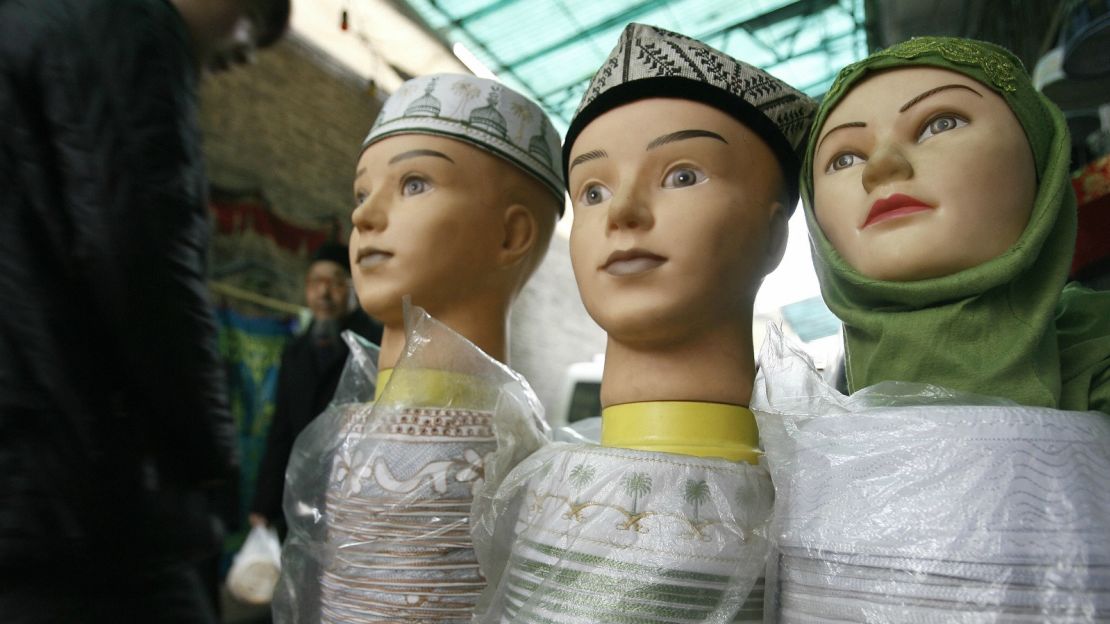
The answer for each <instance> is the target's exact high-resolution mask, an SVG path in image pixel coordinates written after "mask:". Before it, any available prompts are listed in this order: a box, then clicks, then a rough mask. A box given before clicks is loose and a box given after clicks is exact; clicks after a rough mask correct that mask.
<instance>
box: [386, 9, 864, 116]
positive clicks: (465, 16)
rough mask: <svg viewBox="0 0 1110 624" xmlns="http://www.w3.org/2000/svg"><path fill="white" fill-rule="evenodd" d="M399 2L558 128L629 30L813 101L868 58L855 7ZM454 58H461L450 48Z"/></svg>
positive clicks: (860, 17) (859, 14) (861, 22)
mask: <svg viewBox="0 0 1110 624" xmlns="http://www.w3.org/2000/svg"><path fill="white" fill-rule="evenodd" d="M404 4H405V5H407V9H408V10H407V11H406V12H407V13H410V14H412V15H414V16H415V17H417V18H418V19H419V20H421V21H422V22H423V23H424V24H425V25H426V26H427V27H428V28H429V29H430V30H431V31H433V32H434V33H436V34H437V35H438V36H439V37H440V38H442V39H443V41H444V42H445V43H446V44H447V45H449V46H455V45H456V44H462V46H464V47H465V49H466V50H469V52H471V53H472V54H473V56H474V57H476V58H477V59H478V61H479V62H480V63H481V64H482V65H484V66H485V67H486V68H488V69H489V70H490V71H491V72H492V73H493V74H494V75H496V76H497V78H498V79H500V80H502V81H503V82H505V83H506V84H508V85H509V86H511V87H513V88H515V89H518V90H520V91H522V92H523V93H527V94H529V95H530V96H531V97H533V98H534V99H535V100H536V101H537V102H539V103H540V104H541V105H542V106H543V107H544V108H545V109H547V110H548V111H549V112H550V113H551V114H552V116H553V117H554V119H555V121H556V125H559V126H561V128H560V130H562V129H565V127H566V125H567V123H568V122H569V120H570V119H571V117H572V116H573V114H574V111H575V109H576V108H577V107H578V102H579V100H580V99H581V97H582V93H583V92H584V91H585V89H586V85H587V83H588V82H589V80H590V78H591V77H592V76H593V73H594V72H595V71H596V70H597V68H598V67H600V65H601V63H602V62H603V61H604V60H605V58H606V57H607V56H608V54H609V52H610V51H611V50H612V48H613V47H614V46H615V45H616V43H617V38H618V36H619V35H620V32H621V31H622V30H623V29H624V27H625V25H626V24H628V23H629V22H641V23H646V24H651V25H653V26H658V27H661V28H665V29H668V30H673V31H675V32H679V33H682V34H684V35H687V36H690V37H693V38H695V39H699V40H701V41H704V42H705V43H707V44H709V45H711V46H713V47H715V48H717V49H719V50H722V51H724V52H726V53H727V54H729V55H731V56H733V57H736V58H738V59H741V60H743V61H745V62H747V63H750V64H752V65H756V66H759V67H761V68H763V69H765V70H767V71H769V72H770V73H772V74H774V75H775V76H777V77H779V78H781V79H783V80H785V81H787V82H789V83H791V84H792V85H794V86H796V87H798V88H799V89H801V90H803V91H805V92H806V93H808V94H810V95H812V96H820V95H822V94H823V93H824V92H825V91H826V90H827V89H828V87H829V85H830V83H831V82H832V78H833V76H835V74H836V72H837V70H839V69H840V68H841V67H844V66H845V65H847V64H849V63H851V62H853V61H855V60H858V59H860V58H863V57H864V56H865V55H866V53H867V36H866V34H865V30H864V0H406V1H405V2H404ZM456 53H457V54H460V52H459V50H458V48H457V47H456ZM463 55H465V50H464V51H463V52H462V53H461V54H460V57H461V56H463ZM464 62H465V61H464ZM471 69H472V70H473V67H472V68H471Z"/></svg>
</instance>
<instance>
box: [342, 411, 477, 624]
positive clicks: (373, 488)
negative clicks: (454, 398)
mask: <svg viewBox="0 0 1110 624" xmlns="http://www.w3.org/2000/svg"><path fill="white" fill-rule="evenodd" d="M367 411H369V410H367ZM492 425H493V414H492V413H490V412H486V411H475V410H463V409H436V408H396V409H380V410H379V413H378V414H376V415H375V422H374V424H373V426H372V427H369V430H364V429H360V428H356V429H355V430H353V431H352V432H351V435H352V437H353V439H357V440H358V443H357V444H355V445H352V446H351V447H350V449H349V452H343V453H340V455H339V457H338V458H337V461H336V462H335V465H334V466H333V472H332V480H331V482H332V487H331V488H330V489H329V490H328V495H327V508H328V510H329V513H330V515H331V523H330V525H329V527H328V532H329V535H328V540H329V543H331V544H334V545H335V553H336V554H335V558H334V559H333V560H331V561H330V562H329V564H328V565H327V566H326V567H325V569H324V573H323V577H322V579H321V585H322V587H321V591H322V596H323V600H322V611H321V622H323V623H325V624H327V623H330V622H335V623H337V624H338V623H340V622H379V621H382V620H383V619H385V620H389V621H395V620H397V619H404V620H417V621H421V622H433V621H435V622H438V621H453V622H466V621H469V618H470V613H471V611H472V610H473V607H474V602H475V600H477V598H478V595H479V594H480V593H481V591H482V589H483V588H484V587H485V579H484V578H483V577H482V575H481V574H480V573H479V571H478V561H477V559H476V558H475V556H474V550H473V548H472V547H471V546H470V525H469V523H468V522H467V518H468V517H469V515H470V504H471V500H472V498H473V490H475V489H476V488H478V487H479V486H480V485H481V484H482V482H483V480H484V476H485V467H484V466H485V465H484V461H485V458H486V457H487V456H488V455H489V454H491V453H493V452H494V451H495V450H496V448H497V441H496V439H495V438H494V435H493V426H492Z"/></svg>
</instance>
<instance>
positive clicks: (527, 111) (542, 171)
mask: <svg viewBox="0 0 1110 624" xmlns="http://www.w3.org/2000/svg"><path fill="white" fill-rule="evenodd" d="M396 134H433V135H437V136H444V137H448V138H452V139H457V140H459V141H464V142H466V143H469V144H471V145H474V146H476V147H478V148H481V149H483V150H486V151H487V152H490V153H492V154H494V155H496V156H499V157H501V158H503V159H505V160H507V161H509V162H510V163H512V164H514V165H516V166H517V167H519V168H520V169H522V170H524V171H525V172H526V173H528V174H530V175H532V176H533V177H535V178H536V179H537V180H539V181H540V182H542V183H543V185H544V186H545V187H546V188H547V189H549V190H550V191H551V193H552V194H554V195H555V197H556V198H557V199H558V200H559V214H560V216H561V215H562V212H563V173H562V170H561V169H560V167H559V133H558V132H556V130H555V126H553V125H552V124H551V119H549V118H548V116H547V114H546V113H544V112H543V109H541V108H540V107H539V106H538V105H536V103H535V102H533V101H532V100H529V99H528V98H526V97H524V96H523V95H521V94H519V93H517V92H516V91H513V90H512V89H510V88H508V87H506V86H505V85H503V84H501V83H500V82H497V81H494V80H487V79H485V78H478V77H476V76H469V75H464V74H430V75H427V76H419V77H417V78H413V79H411V80H409V81H407V82H405V83H404V84H402V85H401V86H400V87H399V88H398V89H397V91H396V92H394V93H393V95H391V96H390V97H389V99H388V100H386V102H385V104H384V105H383V106H382V111H381V113H379V114H378V118H377V120H375V121H374V126H373V127H372V128H370V134H368V135H367V136H366V140H365V141H363V142H362V149H366V148H367V147H369V146H370V145H372V144H373V143H375V142H377V141H380V140H382V139H384V138H386V137H390V136H393V135H396Z"/></svg>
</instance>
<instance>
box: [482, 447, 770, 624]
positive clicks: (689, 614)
mask: <svg viewBox="0 0 1110 624" xmlns="http://www.w3.org/2000/svg"><path fill="white" fill-rule="evenodd" d="M487 496H488V498H486V497H487ZM773 497H774V493H773V490H772V488H771V482H770V478H769V477H768V475H767V472H766V470H765V469H763V468H762V467H760V466H752V465H749V464H744V463H735V462H730V461H726V460H723V459H705V458H699V457H689V456H684V455H672V454H669V453H657V452H649V451H635V450H626V449H616V448H606V447H601V446H597V445H593V444H564V443H553V444H551V445H549V446H547V447H545V448H543V449H541V450H539V451H537V452H536V453H535V454H534V455H532V456H531V457H529V458H528V459H526V460H525V461H524V462H522V463H521V464H520V465H519V466H517V468H516V469H515V470H514V471H513V472H512V473H511V474H510V475H509V477H508V478H507V479H506V480H505V481H504V482H503V483H502V484H501V486H500V488H498V489H497V490H496V491H495V492H494V491H492V490H491V489H484V490H483V499H482V500H480V501H479V503H478V504H476V505H475V513H476V514H478V516H477V518H476V521H475V526H474V542H475V546H476V548H477V549H478V555H479V559H480V560H481V562H482V566H483V569H484V570H486V571H487V575H488V576H489V586H488V588H487V589H486V592H485V593H484V594H483V596H482V599H481V602H480V603H479V606H478V609H477V612H476V617H475V621H477V622H486V623H499V622H519V623H524V622H558V623H572V622H573V623H581V624H586V623H595V622H672V623H684V622H718V623H723V622H733V621H752V622H761V621H762V619H763V608H762V601H763V596H762V586H761V581H762V576H763V571H764V566H765V563H766V556H767V539H766V527H767V521H768V518H769V516H770V510H771V505H772V501H773Z"/></svg>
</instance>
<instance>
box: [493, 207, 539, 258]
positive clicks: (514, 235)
mask: <svg viewBox="0 0 1110 624" xmlns="http://www.w3.org/2000/svg"><path fill="white" fill-rule="evenodd" d="M504 226H505V227H504V238H503V239H502V241H501V255H500V258H501V264H502V266H513V265H515V264H516V263H517V262H519V261H520V260H521V259H522V258H524V257H525V256H527V255H528V252H529V251H531V249H532V247H533V246H534V245H535V244H536V237H537V236H539V225H538V224H537V223H536V217H535V215H533V214H532V211H531V210H529V209H528V208H527V207H526V206H523V205H521V204H513V205H511V206H509V207H508V208H507V209H505V221H504Z"/></svg>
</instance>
